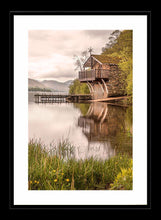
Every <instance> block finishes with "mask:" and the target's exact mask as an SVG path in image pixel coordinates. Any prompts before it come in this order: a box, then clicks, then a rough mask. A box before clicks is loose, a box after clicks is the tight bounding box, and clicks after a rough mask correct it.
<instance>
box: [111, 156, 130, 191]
mask: <svg viewBox="0 0 161 220" xmlns="http://www.w3.org/2000/svg"><path fill="white" fill-rule="evenodd" d="M132 182H133V169H132V160H131V163H130V167H129V168H126V169H125V168H121V172H120V173H119V174H117V176H116V178H115V180H114V183H112V184H111V185H110V186H111V189H112V190H113V189H115V190H132Z"/></svg>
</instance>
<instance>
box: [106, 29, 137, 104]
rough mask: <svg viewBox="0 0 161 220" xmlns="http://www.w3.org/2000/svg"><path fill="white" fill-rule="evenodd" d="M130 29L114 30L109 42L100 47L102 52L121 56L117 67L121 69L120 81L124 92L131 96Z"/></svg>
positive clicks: (131, 51)
mask: <svg viewBox="0 0 161 220" xmlns="http://www.w3.org/2000/svg"><path fill="white" fill-rule="evenodd" d="M132 34H133V33H132V30H124V31H121V32H120V31H118V30H116V31H114V32H112V33H111V36H110V37H109V42H108V43H107V44H106V45H105V47H103V48H102V54H110V55H111V56H114V55H115V56H118V57H120V58H121V60H120V62H119V64H118V65H119V67H120V69H121V74H120V80H119V81H120V83H122V85H123V88H125V91H124V93H125V94H127V95H131V97H132V85H133V84H132V78H133V71H132V67H133V60H132V54H133V43H132ZM131 102H132V99H131Z"/></svg>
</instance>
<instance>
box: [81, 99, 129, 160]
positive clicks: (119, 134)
mask: <svg viewBox="0 0 161 220" xmlns="http://www.w3.org/2000/svg"><path fill="white" fill-rule="evenodd" d="M78 126H79V127H81V128H82V132H83V133H84V135H85V136H86V137H87V139H88V153H89V152H92V150H94V149H95V150H96V151H100V153H101V154H102V153H104V154H105V155H106V157H108V158H110V157H113V156H115V155H116V154H118V153H127V154H129V155H132V122H130V121H129V119H128V110H127V108H123V107H120V106H114V105H108V104H107V103H103V102H102V103H101V102H95V103H91V104H90V105H89V108H88V111H87V112H86V114H84V115H83V116H80V117H79V119H78ZM98 143H99V144H98ZM97 148H98V149H97ZM102 151H103V152H102Z"/></svg>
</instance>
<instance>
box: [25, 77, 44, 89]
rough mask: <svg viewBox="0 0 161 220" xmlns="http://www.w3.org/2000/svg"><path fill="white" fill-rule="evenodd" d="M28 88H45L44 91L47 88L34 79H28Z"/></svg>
mask: <svg viewBox="0 0 161 220" xmlns="http://www.w3.org/2000/svg"><path fill="white" fill-rule="evenodd" d="M28 88H41V89H44V88H45V89H46V88H48V87H47V86H45V85H44V84H43V83H41V82H39V81H37V80H35V79H30V78H28Z"/></svg>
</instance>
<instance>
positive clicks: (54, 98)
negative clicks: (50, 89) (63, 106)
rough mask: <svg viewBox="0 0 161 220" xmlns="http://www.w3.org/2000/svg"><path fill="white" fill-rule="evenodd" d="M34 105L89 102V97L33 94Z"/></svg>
mask: <svg viewBox="0 0 161 220" xmlns="http://www.w3.org/2000/svg"><path fill="white" fill-rule="evenodd" d="M34 96H35V102H36V103H63V102H81V101H88V100H91V95H90V94H89V95H82V94H77V95H59V94H57V95H55V94H35V95H34Z"/></svg>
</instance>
